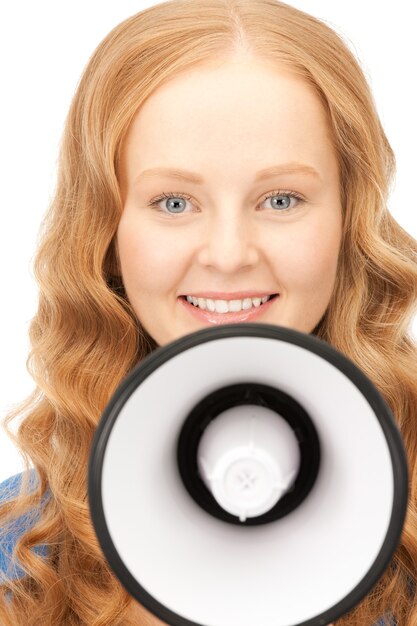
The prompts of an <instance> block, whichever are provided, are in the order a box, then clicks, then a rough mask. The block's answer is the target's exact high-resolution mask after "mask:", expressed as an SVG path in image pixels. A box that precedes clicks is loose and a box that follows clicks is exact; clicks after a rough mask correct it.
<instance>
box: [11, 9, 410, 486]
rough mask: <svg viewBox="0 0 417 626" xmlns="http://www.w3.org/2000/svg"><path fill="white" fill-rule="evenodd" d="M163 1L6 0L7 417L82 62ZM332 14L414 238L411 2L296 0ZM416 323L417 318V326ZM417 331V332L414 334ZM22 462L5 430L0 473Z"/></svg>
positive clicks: (396, 210)
mask: <svg viewBox="0 0 417 626" xmlns="http://www.w3.org/2000/svg"><path fill="white" fill-rule="evenodd" d="M153 4H157V3H155V2H151V1H144V0H136V1H133V0H120V1H119V2H114V1H112V2H109V1H107V2H105V1H103V0H102V1H100V2H99V1H98V0H88V1H87V2H86V1H85V0H71V2H63V1H61V2H54V1H53V0H38V1H37V2H31V1H30V0H23V1H21V2H10V3H3V5H2V9H0V64H1V94H2V95H1V98H0V124H1V127H0V132H1V134H0V136H1V151H0V159H1V175H2V185H1V191H2V210H1V216H2V219H3V227H2V229H1V241H2V245H1V246H0V255H1V258H0V262H1V268H2V285H1V287H2V296H3V297H2V306H1V309H0V316H1V351H0V368H1V370H0V374H1V381H2V384H1V387H0V419H1V420H2V419H3V418H4V416H5V414H6V412H7V411H8V410H9V409H11V408H12V406H13V404H14V403H18V402H19V401H21V400H23V398H25V397H26V396H27V395H28V394H29V392H30V391H32V389H33V388H34V382H33V380H32V379H31V377H30V376H29V374H28V372H27V371H26V365H25V362H26V358H27V355H28V352H29V342H28V336H27V331H28V326H29V322H30V320H31V318H32V317H33V316H34V315H35V313H36V308H37V285H36V283H35V281H34V278H33V275H32V270H31V263H32V258H33V255H34V253H35V247H36V238H37V234H38V228H39V225H40V222H41V219H42V217H43V214H44V212H45V210H46V208H47V205H48V203H49V201H50V199H51V195H52V191H53V188H54V185H55V172H56V160H57V156H58V143H59V140H60V137H61V133H62V129H63V123H64V120H65V117H66V114H67V111H68V108H69V105H70V101H71V98H72V96H73V93H74V91H75V88H76V85H77V83H78V81H79V79H80V77H81V74H82V71H83V69H84V67H85V66H86V64H87V61H88V59H89V57H90V56H91V54H92V53H93V51H94V49H95V48H96V46H97V45H98V44H99V43H100V41H101V40H102V39H103V38H104V37H105V36H106V35H107V33H108V32H109V31H110V30H111V29H112V28H114V26H116V25H117V24H118V23H119V22H121V21H122V20H124V19H126V18H127V17H129V16H130V15H133V14H134V13H137V12H139V11H141V10H143V9H144V8H146V7H148V6H151V5H153ZM288 4H291V5H293V6H295V7H297V8H299V9H301V10H304V11H306V12H308V13H311V14H312V15H314V16H316V17H318V18H320V19H322V20H324V21H326V22H327V23H328V25H329V26H331V27H333V28H334V29H335V30H336V31H337V32H338V33H339V34H341V35H342V36H343V37H344V39H345V41H346V42H347V43H348V45H349V46H350V48H351V49H352V51H353V52H354V53H355V54H356V56H357V57H358V58H359V60H360V62H361V65H362V68H363V69H364V71H365V74H366V76H367V77H368V80H369V82H370V84H371V88H372V90H373V93H374V97H375V100H376V103H377V108H378V111H379V114H380V117H381V121H382V124H383V127H384V129H385V132H386V134H387V136H388V139H389V141H390V143H391V145H392V147H393V149H394V152H395V153H396V157H397V167H398V172H397V178H396V186H395V188H394V190H393V193H392V195H391V199H390V202H389V208H390V210H391V212H392V214H393V215H394V217H395V219H396V220H397V221H398V222H399V223H400V224H401V226H402V227H403V228H405V229H406V230H407V231H408V232H409V233H411V234H412V235H413V237H415V238H416V239H417V216H416V212H417V206H416V203H415V196H414V186H413V185H414V183H413V180H414V178H415V176H416V172H415V166H416V159H415V146H416V143H417V141H416V140H417V124H416V116H415V109H416V103H415V97H413V92H414V94H415V90H414V89H413V84H414V83H415V78H414V76H415V62H414V59H416V58H417V43H416V37H415V20H414V19H413V17H412V11H413V3H410V2H407V1H406V0H399V1H398V2H396V3H395V6H394V5H393V4H392V3H391V2H389V3H388V2H386V3H374V2H363V1H362V0H361V1H360V2H359V1H357V0H355V1H352V0H351V1H350V2H334V1H332V0H289V1H288ZM413 328H414V329H415V330H416V331H417V320H416V323H415V324H414V327H413ZM415 334H417V333H415ZM22 469H23V465H22V462H21V459H20V456H19V453H18V452H17V450H16V449H15V448H14V446H13V444H12V443H11V441H10V440H9V439H8V437H6V434H5V433H4V431H3V430H2V429H0V482H1V481H2V480H4V479H6V478H7V477H8V476H11V475H12V474H15V473H17V472H19V471H21V470H22Z"/></svg>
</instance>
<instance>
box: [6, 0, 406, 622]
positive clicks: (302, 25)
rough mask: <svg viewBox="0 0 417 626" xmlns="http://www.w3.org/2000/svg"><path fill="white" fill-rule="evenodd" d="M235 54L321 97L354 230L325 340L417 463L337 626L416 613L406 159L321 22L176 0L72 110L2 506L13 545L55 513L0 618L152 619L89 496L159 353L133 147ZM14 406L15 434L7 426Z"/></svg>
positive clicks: (286, 9)
mask: <svg viewBox="0 0 417 626" xmlns="http://www.w3.org/2000/svg"><path fill="white" fill-rule="evenodd" d="M237 54H239V55H242V54H243V55H250V56H253V57H257V58H259V59H266V60H269V61H272V62H276V63H277V65H278V67H282V66H283V64H284V65H286V66H288V67H289V68H290V69H291V70H292V71H293V72H294V73H295V74H296V75H297V76H300V77H302V78H303V79H304V80H305V81H308V83H309V84H310V85H311V86H313V87H314V89H315V90H316V93H317V95H318V96H319V97H320V99H321V102H322V104H323V107H324V109H325V111H326V114H327V116H328V123H329V129H330V130H331V136H332V142H333V145H334V148H335V150H336V154H337V157H338V162H339V167H340V175H341V189H340V191H341V198H342V210H343V235H342V244H341V246H342V247H341V253H340V255H339V267H338V272H337V281H336V284H335V287H334V291H333V293H332V297H331V300H330V302H329V306H328V308H327V310H326V312H325V314H324V316H323V317H322V319H321V320H320V322H319V323H318V325H317V326H316V328H315V329H314V330H313V334H315V335H316V336H317V337H319V338H321V339H323V340H325V341H327V342H328V343H329V344H331V345H332V346H334V347H335V348H336V349H338V350H339V351H341V352H342V353H344V354H345V355H346V356H347V357H348V358H350V359H351V360H352V361H353V362H354V363H356V365H358V366H359V367H360V368H361V369H362V371H363V372H364V373H365V374H366V375H367V376H368V377H369V378H370V379H371V380H372V381H373V383H374V384H375V385H376V387H377V388H378V389H379V391H380V392H381V394H382V395H383V397H384V398H385V400H386V401H387V403H388V405H389V406H390V408H391V410H392V412H393V414H394V415H395V418H396V420H397V423H398V426H399V428H400V430H401V432H402V435H403V439H404V443H405V447H406V451H407V456H408V463H409V473H410V485H409V505H408V511H407V516H406V521H405V526H404V530H403V533H402V536H401V541H400V544H399V546H398V548H397V550H396V552H395V554H394V556H393V558H392V560H391V562H390V565H389V566H388V568H387V569H386V571H385V572H384V574H383V576H382V577H381V578H380V580H379V581H378V583H377V584H376V585H375V587H374V588H373V589H372V590H371V592H370V593H369V594H368V595H367V596H366V597H365V598H364V599H363V600H362V601H361V603H360V604H359V605H357V606H356V607H355V608H354V609H353V610H351V611H350V612H349V613H348V614H347V615H345V616H343V618H341V619H339V620H338V621H337V622H336V623H335V624H337V625H338V626H367V625H371V624H373V622H374V621H376V620H377V619H378V618H379V617H381V616H382V615H387V614H388V613H393V614H394V615H395V616H396V619H397V623H398V626H415V624H416V623H417V606H416V605H415V604H413V601H412V599H413V594H414V591H415V589H414V587H413V581H415V580H416V579H417V508H416V503H417V500H416V496H417V494H416V488H417V482H416V469H417V428H416V418H417V408H416V407H417V345H416V343H415V341H414V340H413V336H412V322H413V318H414V316H415V314H416V313H417V242H416V241H415V240H414V239H413V238H412V237H411V236H410V235H409V234H408V233H407V232H406V231H405V230H404V229H403V228H402V227H401V226H400V225H399V224H398V223H397V222H396V221H395V219H394V218H393V217H392V215H391V214H390V213H389V211H388V209H387V199H388V196H389V193H390V190H391V185H392V182H393V176H394V174H395V156H394V154H393V151H392V148H391V146H390V144H389V142H388V140H387V137H386V135H385V133H384V130H383V128H382V126H381V123H380V119H379V117H378V113H377V110H376V106H375V103H374V100H373V96H372V93H371V91H370V88H369V85H368V83H367V80H366V77H365V74H364V72H363V70H362V69H361V67H360V64H359V62H358V60H357V59H356V58H355V56H354V55H353V54H352V52H351V51H350V50H349V48H348V46H347V45H346V43H345V42H344V41H343V39H342V38H341V37H340V36H339V35H338V34H336V33H335V32H334V31H333V30H332V29H331V28H329V27H328V26H327V25H326V24H325V23H324V22H322V21H320V20H318V19H315V18H314V17H312V16H310V15H308V14H306V13H304V12H302V11H300V10H297V9H295V8H293V7H291V6H288V5H286V4H284V3H282V2H278V1H277V0H171V1H168V2H163V3H161V4H158V5H156V6H152V7H150V8H147V9H146V10H143V11H141V12H139V13H137V14H135V15H133V16H131V17H129V18H128V19H126V20H124V21H123V22H122V23H120V24H119V25H118V26H116V27H115V28H114V29H113V30H112V31H111V32H110V33H109V34H108V35H107V36H106V37H105V38H104V40H103V41H102V42H101V43H100V44H99V45H98V47H97V48H96V50H95V51H94V52H93V54H92V56H91V58H90V59H89V61H88V63H87V65H86V67H85V70H84V72H83V74H82V76H81V79H80V81H79V84H78V85H77V89H76V91H75V95H74V97H73V100H72V102H71V105H70V109H69V113H68V116H67V119H66V125H65V129H64V132H63V136H62V141H61V145H60V153H59V161H58V175H57V183H56V189H55V192H54V196H53V198H52V200H51V203H50V205H49V206H48V208H47V211H46V214H45V217H44V219H43V221H42V224H41V227H40V231H39V236H38V237H39V240H38V243H37V250H36V255H35V259H34V265H33V267H34V274H35V277H36V280H37V282H38V285H39V300H38V309H37V312H36V315H35V316H34V317H33V319H32V320H31V324H30V328H29V337H30V342H31V350H30V353H29V356H28V359H27V363H26V365H27V369H28V371H29V373H30V375H31V376H32V377H33V379H34V381H35V383H36V389H35V391H34V392H33V393H32V394H31V395H30V396H29V397H28V398H27V399H26V400H24V401H23V402H21V403H20V404H18V405H15V406H14V408H13V410H12V411H11V412H9V413H8V414H7V415H6V418H5V419H4V421H3V428H4V429H5V430H6V432H7V435H8V436H9V437H10V438H11V440H12V441H13V442H14V443H15V444H16V446H17V447H18V449H19V450H20V454H21V456H22V459H23V463H24V467H25V471H24V472H23V478H22V484H21V487H20V491H19V493H18V494H17V495H16V496H15V497H14V498H12V499H11V500H9V501H8V502H6V503H4V504H3V505H2V506H1V507H0V528H1V529H2V530H0V541H1V534H2V532H4V529H5V528H8V527H9V525H10V523H11V522H12V520H13V519H16V518H17V517H18V516H20V515H23V514H26V513H28V512H30V511H32V510H37V509H38V508H39V507H41V506H42V515H41V516H40V517H39V519H37V520H36V523H35V524H34V525H33V526H32V528H31V529H29V530H26V531H25V532H24V533H23V535H22V536H21V538H20V539H19V541H18V542H17V545H16V549H15V552H14V557H15V558H16V559H17V561H18V563H19V565H20V566H21V568H22V570H23V571H24V574H25V575H24V576H22V577H20V578H18V579H10V580H4V581H2V584H1V585H0V590H1V596H0V597H1V600H0V623H1V624H2V626H28V625H34V626H35V625H36V626H48V625H50V626H59V625H62V626H64V625H65V626H84V625H85V626H104V625H111V626H118V625H120V626H121V625H123V626H129V625H132V626H133V625H134V624H135V623H136V624H137V621H134V620H133V617H132V616H131V606H132V598H131V597H130V596H129V594H128V593H127V592H126V591H125V590H124V588H123V587H122V585H121V584H120V583H119V582H118V580H117V579H116V577H115V576H114V574H113V572H112V571H111V570H110V568H109V566H108V564H107V561H106V559H105V557H104V555H103V553H102V551H101V549H100V546H99V544H98V541H97V539H96V536H95V533H94V530H93V526H92V522H91V519H90V515H89V507H88V498H87V467H88V459H89V452H90V446H91V443H92V438H93V435H94V432H95V429H96V426H97V423H98V421H99V419H100V417H101V414H102V412H103V410H104V408H105V406H106V404H107V403H108V401H109V400H110V397H111V395H112V394H113V393H114V391H115V390H116V388H117V386H118V385H119V384H120V382H121V381H122V379H123V378H124V377H125V376H126V375H127V374H128V372H129V371H130V370H131V369H132V368H133V367H134V366H135V365H136V364H137V363H138V362H139V361H140V360H141V359H143V358H144V357H145V356H146V355H147V354H149V353H150V352H152V350H154V349H155V348H156V347H157V346H156V344H155V342H154V340H153V339H152V338H151V337H150V336H149V335H148V333H147V332H146V330H145V329H144V328H143V327H142V326H141V324H140V321H139V320H138V319H137V316H136V315H135V312H134V310H133V308H132V306H131V304H130V303H129V301H128V299H127V296H126V293H125V291H124V287H123V281H122V279H121V278H120V264H119V256H118V250H117V242H116V231H117V226H118V222H119V219H120V216H121V213H122V210H123V206H122V200H121V194H120V187H119V163H120V155H121V149H122V145H123V139H124V137H125V135H126V133H127V131H128V129H129V126H130V123H131V121H132V119H133V117H134V116H135V114H136V113H137V111H138V109H140V106H141V105H142V104H143V102H144V101H145V100H146V98H147V97H148V96H149V95H150V94H151V93H152V92H154V90H155V89H157V88H158V87H159V86H160V85H162V84H163V83H164V81H166V80H168V79H171V78H173V77H175V76H176V75H177V74H179V73H180V72H183V71H185V70H187V69H189V68H194V67H196V66H201V67H203V66H205V65H209V64H210V63H218V62H219V60H220V61H221V60H222V59H229V58H231V57H233V56H234V55H237ZM17 417H18V418H19V426H18V429H16V434H14V433H13V432H12V431H11V430H10V426H9V424H10V422H11V420H13V419H14V418H17ZM31 464H32V465H33V467H34V469H35V470H36V474H37V476H38V479H39V480H38V482H37V485H36V487H35V489H33V488H30V484H29V474H30V473H31ZM46 495H48V498H47V500H46V503H44V496H46ZM38 544H45V545H46V546H47V548H48V550H49V555H48V556H47V558H46V557H44V556H42V555H39V554H37V553H36V552H34V551H33V547H34V546H36V545H38ZM410 581H411V584H410ZM142 623H144V624H145V623H147V617H146V615H145V613H144V616H143V621H142Z"/></svg>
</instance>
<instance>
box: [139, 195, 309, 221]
mask: <svg viewBox="0 0 417 626" xmlns="http://www.w3.org/2000/svg"><path fill="white" fill-rule="evenodd" d="M273 196H289V197H291V198H296V200H298V204H300V203H301V204H302V203H303V202H305V200H304V198H302V196H300V195H299V194H298V193H296V192H295V191H283V190H275V191H270V192H269V193H268V194H266V195H265V196H264V197H263V198H262V200H261V201H260V203H259V204H262V203H263V202H265V200H268V198H272V197H273ZM168 198H183V199H184V200H189V201H190V202H191V201H192V200H193V198H192V197H191V196H189V195H187V194H183V193H177V192H168V193H165V192H164V193H163V194H161V195H160V196H158V197H156V198H154V199H153V200H151V201H150V202H149V203H148V206H150V207H155V208H156V210H157V211H160V212H161V213H165V215H167V216H169V217H175V216H176V215H184V213H168V211H165V210H164V209H161V208H160V207H158V206H157V205H158V203H159V202H161V201H162V200H166V199H168ZM295 208H297V207H288V208H287V209H282V210H280V211H279V210H278V209H272V211H274V213H280V214H281V213H284V214H287V213H290V212H291V211H293V210H294V209H295Z"/></svg>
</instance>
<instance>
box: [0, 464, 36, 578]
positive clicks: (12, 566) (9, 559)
mask: <svg viewBox="0 0 417 626" xmlns="http://www.w3.org/2000/svg"><path fill="white" fill-rule="evenodd" d="M22 477H23V472H20V473H18V474H14V475H13V476H10V477H9V478H7V479H6V480H4V481H3V482H2V483H0V505H1V504H4V503H5V502H7V501H8V500H11V499H12V498H14V497H15V496H17V494H18V493H19V490H20V485H21V482H22ZM37 479H38V477H37V474H36V470H34V469H32V470H31V473H30V476H29V484H30V485H31V486H32V485H33V486H36V483H37ZM34 513H35V514H34ZM39 514H40V512H39V511H38V512H33V511H32V512H30V511H29V512H28V513H27V514H25V515H22V516H20V517H18V518H17V519H15V520H13V522H11V523H9V524H8V525H7V526H2V525H1V526H0V582H1V579H2V578H4V577H6V578H20V577H21V576H23V575H24V572H23V571H22V570H21V568H20V567H19V566H18V565H17V564H16V563H15V562H14V560H13V551H14V548H15V545H16V543H17V541H18V539H19V538H20V537H21V535H23V534H24V533H25V532H26V531H27V530H29V529H30V528H31V527H32V526H33V524H34V523H35V522H36V521H37V519H38V518H39ZM34 551H35V553H36V554H41V555H45V554H46V546H44V545H40V546H35V548H34Z"/></svg>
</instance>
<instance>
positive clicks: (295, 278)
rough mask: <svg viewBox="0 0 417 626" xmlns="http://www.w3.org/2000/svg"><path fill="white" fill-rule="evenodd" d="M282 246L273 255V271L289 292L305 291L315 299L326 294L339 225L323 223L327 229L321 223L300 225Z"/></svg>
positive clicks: (331, 277)
mask: <svg viewBox="0 0 417 626" xmlns="http://www.w3.org/2000/svg"><path fill="white" fill-rule="evenodd" d="M285 243H286V245H281V246H279V247H278V248H277V250H278V252H277V255H276V265H277V271H278V274H279V275H282V277H283V280H284V284H287V285H288V288H289V289H291V287H292V288H299V289H302V290H304V291H308V292H310V293H312V294H313V295H314V296H315V297H317V296H318V295H319V294H322V295H326V294H327V293H328V292H329V290H331V289H332V287H333V283H334V280H335V277H336V269H337V259H338V254H339V248H340V227H339V224H338V223H335V224H332V225H331V226H329V224H327V228H325V227H324V226H323V224H321V223H317V224H315V225H314V224H313V225H312V224H310V225H306V224H304V225H303V228H300V229H299V231H298V232H294V233H293V236H289V237H288V240H286V242H285Z"/></svg>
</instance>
